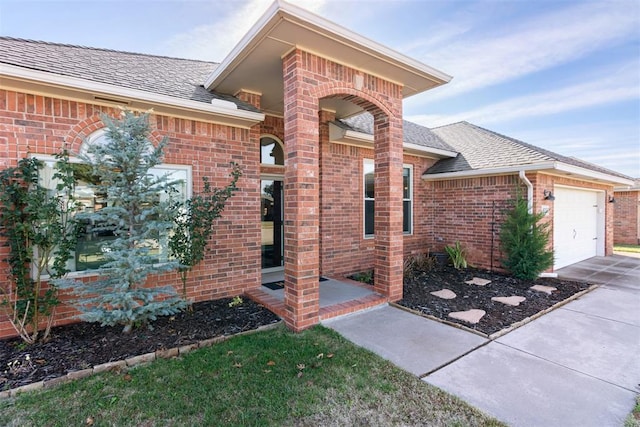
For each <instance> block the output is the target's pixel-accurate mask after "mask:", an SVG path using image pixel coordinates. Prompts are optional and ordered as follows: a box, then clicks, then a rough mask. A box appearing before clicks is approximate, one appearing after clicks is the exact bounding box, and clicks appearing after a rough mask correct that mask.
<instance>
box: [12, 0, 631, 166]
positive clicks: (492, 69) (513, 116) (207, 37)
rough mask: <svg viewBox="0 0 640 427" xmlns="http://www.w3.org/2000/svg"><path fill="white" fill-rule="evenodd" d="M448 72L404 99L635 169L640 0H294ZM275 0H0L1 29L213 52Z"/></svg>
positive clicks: (434, 122) (132, 47) (185, 53)
mask: <svg viewBox="0 0 640 427" xmlns="http://www.w3.org/2000/svg"><path fill="white" fill-rule="evenodd" d="M292 3H294V4H297V5H299V6H302V7H305V8H307V9H309V10H311V11H313V12H315V13H318V14H320V15H322V16H324V17H325V18H327V19H329V20H331V21H334V22H336V23H338V24H340V25H342V26H344V27H346V28H348V29H350V30H352V31H355V32H357V33H360V34H362V35H363V36H365V37H368V38H370V39H372V40H374V41H376V42H378V43H381V44H383V45H386V46H388V47H390V48H392V49H395V50H397V51H399V52H401V53H403V54H405V55H408V56H410V57H413V58H415V59H417V60H419V61H421V62H424V63H425V64H428V65H430V66H432V67H435V68H437V69H439V70H441V71H444V72H445V73H447V74H450V75H452V76H454V79H453V80H452V81H451V83H449V84H447V85H445V86H443V87H441V88H438V89H436V90H433V91H427V92H425V93H423V94H420V95H416V96H414V97H411V98H409V99H407V100H405V103H404V114H405V118H406V119H408V120H411V121H414V122H417V123H420V124H423V125H426V126H429V127H434V126H440V125H444V124H448V123H452V122H457V121H460V120H467V121H469V122H471V123H474V124H476V125H479V126H483V127H486V128H488V129H491V130H493V131H496V132H500V133H503V134H505V135H508V136H511V137H514V138H518V139H521V140H523V141H525V142H528V143H531V144H534V145H538V146H540V147H544V148H547V149H549V150H552V151H555V152H558V153H560V154H564V155H568V156H575V157H579V158H581V159H583V160H586V161H589V162H592V163H596V164H599V165H601V166H604V167H607V168H610V169H612V170H615V171H618V172H621V173H624V174H627V175H630V176H634V177H640V2H639V1H637V0H623V1H596V2H589V1H551V0H539V1H533V0H519V1H516V0H512V1H506V0H502V1H494V0H483V1H466V0H442V1H431V0H422V1H420V0H404V1H403V0H395V1H394V0H380V1H377V0H360V1H339V0H301V1H292ZM269 4H271V1H270V0H208V1H200V0H198V1H196V0H194V1H170V0H164V1H162V0H155V1H143V0H138V1H136V0H128V1H115V0H111V1H108V0H102V1H93V0H84V1H53V0H52V1H31V0H0V34H2V35H8V36H14V37H22V38H28V39H36V40H44V41H51V42H60V43H70V44H79V45H85V46H93V47H103V48H110V49H117V50H125V51H133V52H142V53H149V54H160V55H168V56H178V57H188V58H195V59H204V60H211V61H216V62H220V61H222V59H224V57H225V56H226V54H227V53H228V52H229V51H230V50H231V49H232V48H233V46H234V45H235V44H236V43H237V42H238V41H239V40H240V38H241V37H242V36H243V35H244V34H245V32H246V31H247V30H248V29H249V28H250V26H251V25H252V24H253V23H254V22H255V21H256V20H257V19H258V17H259V16H260V15H261V14H262V13H263V12H264V10H265V9H266V8H267V7H268V5H269Z"/></svg>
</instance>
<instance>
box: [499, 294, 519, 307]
mask: <svg viewBox="0 0 640 427" xmlns="http://www.w3.org/2000/svg"><path fill="white" fill-rule="evenodd" d="M524 300H526V298H525V297H518V296H512V297H493V298H491V301H497V302H501V303H502V304H506V305H512V306H514V307H517V306H519V305H520V303H521V302H523V301H524Z"/></svg>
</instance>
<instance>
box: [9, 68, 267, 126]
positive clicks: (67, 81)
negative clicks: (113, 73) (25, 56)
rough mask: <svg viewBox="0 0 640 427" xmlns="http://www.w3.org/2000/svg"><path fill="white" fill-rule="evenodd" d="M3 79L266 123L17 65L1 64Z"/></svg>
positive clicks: (250, 115)
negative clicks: (8, 78) (5, 77)
mask: <svg viewBox="0 0 640 427" xmlns="http://www.w3.org/2000/svg"><path fill="white" fill-rule="evenodd" d="M0 76H7V77H10V78H14V79H17V80H26V81H32V82H36V83H40V84H45V85H49V86H55V87H63V88H68V89H73V90H80V91H84V92H89V93H92V94H105V95H111V96H114V97H119V98H124V99H127V100H131V101H144V102H148V103H150V104H160V105H165V106H169V107H172V108H179V109H183V110H191V111H197V112H204V113H208V114H213V115H214V116H219V117H220V118H221V119H223V122H224V121H225V120H224V119H232V120H233V121H237V122H238V124H239V125H242V127H247V128H249V127H251V126H253V125H255V124H256V123H259V122H261V121H263V120H264V114H263V113H256V112H253V111H247V110H239V109H235V108H234V109H231V108H225V107H221V106H216V105H212V104H207V103H204V102H197V101H190V100H186V99H181V98H175V97H172V96H168V95H161V94H156V93H151V92H146V91H142V90H138V89H130V88H125V87H121V86H115V85H111V84H108V83H99V82H94V81H91V80H85V79H81V78H77V77H69V76H63V75H60V74H55V73H49V72H45V71H38V70H30V69H27V68H23V67H17V66H14V65H8V64H0ZM211 120H212V121H216V120H215V117H213V118H211Z"/></svg>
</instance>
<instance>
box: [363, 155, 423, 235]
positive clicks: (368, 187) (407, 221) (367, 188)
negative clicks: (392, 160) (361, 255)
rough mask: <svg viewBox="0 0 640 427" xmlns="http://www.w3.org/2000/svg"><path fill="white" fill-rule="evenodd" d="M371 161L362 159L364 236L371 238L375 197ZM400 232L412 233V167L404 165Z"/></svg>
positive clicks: (373, 167)
mask: <svg viewBox="0 0 640 427" xmlns="http://www.w3.org/2000/svg"><path fill="white" fill-rule="evenodd" d="M374 164H375V163H374V161H373V160H372V159H364V163H363V168H362V170H363V175H364V179H363V188H364V235H365V237H373V234H374V216H375V210H374V207H375V197H374V194H375V193H374V172H375V166H374ZM402 214H403V215H402V231H403V233H404V234H411V233H412V232H413V166H411V165H404V166H403V168H402Z"/></svg>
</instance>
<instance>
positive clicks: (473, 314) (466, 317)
mask: <svg viewBox="0 0 640 427" xmlns="http://www.w3.org/2000/svg"><path fill="white" fill-rule="evenodd" d="M485 314H487V312H486V311H484V310H478V309H476V308H473V309H471V310H467V311H455V312H453V313H449V317H451V318H453V319H458V320H462V321H463V322H467V323H471V324H472V325H475V324H476V323H478V322H479V321H480V319H482V317H483V316H484V315H485Z"/></svg>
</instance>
